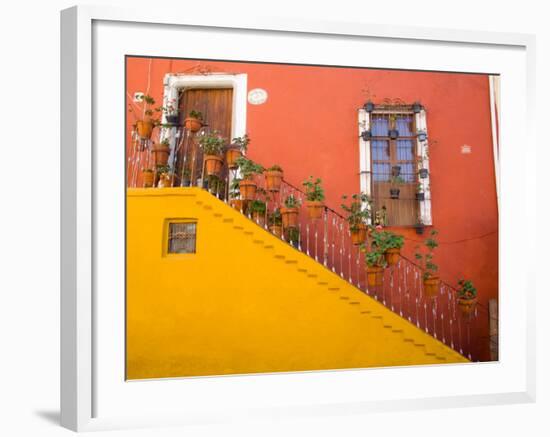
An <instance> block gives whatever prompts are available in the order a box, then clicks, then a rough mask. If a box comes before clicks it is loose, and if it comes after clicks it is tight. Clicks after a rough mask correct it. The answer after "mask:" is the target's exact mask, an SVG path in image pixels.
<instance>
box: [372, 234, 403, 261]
mask: <svg viewBox="0 0 550 437" xmlns="http://www.w3.org/2000/svg"><path fill="white" fill-rule="evenodd" d="M371 237H372V247H374V248H376V250H377V251H379V252H380V253H382V254H384V258H385V260H386V264H387V265H390V266H393V265H395V264H397V262H398V261H399V255H400V254H401V248H402V247H403V245H404V244H405V239H404V238H403V236H402V235H399V234H395V233H393V232H390V231H384V230H381V229H376V230H375V231H374V232H372V234H371Z"/></svg>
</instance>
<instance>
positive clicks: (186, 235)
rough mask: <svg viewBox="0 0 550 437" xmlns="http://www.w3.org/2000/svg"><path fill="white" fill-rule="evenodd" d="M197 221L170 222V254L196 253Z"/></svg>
mask: <svg viewBox="0 0 550 437" xmlns="http://www.w3.org/2000/svg"><path fill="white" fill-rule="evenodd" d="M196 251H197V222H196V221H180V222H170V223H169V224H168V251H167V252H168V254H176V253H178V254H181V253H196Z"/></svg>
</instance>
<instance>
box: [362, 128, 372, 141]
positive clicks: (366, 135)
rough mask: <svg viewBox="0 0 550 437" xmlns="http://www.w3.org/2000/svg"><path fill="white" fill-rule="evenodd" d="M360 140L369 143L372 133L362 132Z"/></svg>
mask: <svg viewBox="0 0 550 437" xmlns="http://www.w3.org/2000/svg"><path fill="white" fill-rule="evenodd" d="M361 138H362V139H363V141H370V139H371V138H372V132H371V131H370V130H364V131H363V132H361Z"/></svg>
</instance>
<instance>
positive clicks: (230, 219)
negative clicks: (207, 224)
mask: <svg viewBox="0 0 550 437" xmlns="http://www.w3.org/2000/svg"><path fill="white" fill-rule="evenodd" d="M214 215H215V214H214ZM220 215H221V214H220ZM223 222H224V223H233V222H234V220H233V219H232V218H224V219H223Z"/></svg>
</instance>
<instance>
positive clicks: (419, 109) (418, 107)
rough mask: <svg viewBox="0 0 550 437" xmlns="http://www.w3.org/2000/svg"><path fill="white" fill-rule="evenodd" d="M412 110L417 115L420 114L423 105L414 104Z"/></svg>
mask: <svg viewBox="0 0 550 437" xmlns="http://www.w3.org/2000/svg"><path fill="white" fill-rule="evenodd" d="M412 110H413V112H414V113H415V114H418V113H419V112H420V111H421V110H422V105H421V104H420V102H414V103H413V105H412Z"/></svg>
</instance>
